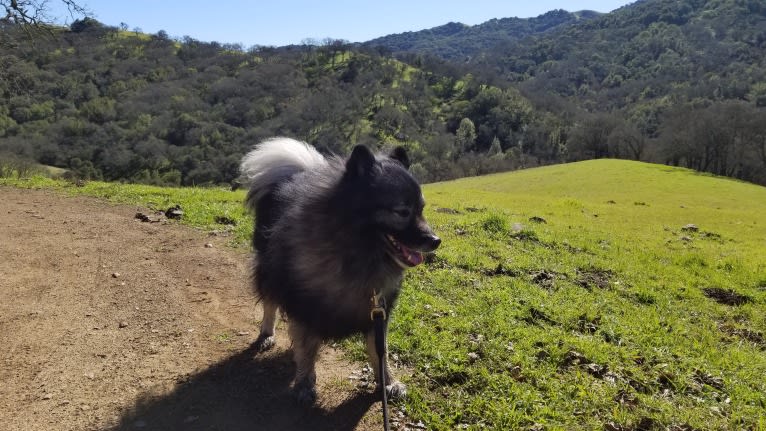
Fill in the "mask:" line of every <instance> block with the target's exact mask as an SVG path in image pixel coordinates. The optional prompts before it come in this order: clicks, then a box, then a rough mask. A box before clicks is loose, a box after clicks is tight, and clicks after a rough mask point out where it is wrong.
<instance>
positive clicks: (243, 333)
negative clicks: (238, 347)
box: [237, 331, 250, 337]
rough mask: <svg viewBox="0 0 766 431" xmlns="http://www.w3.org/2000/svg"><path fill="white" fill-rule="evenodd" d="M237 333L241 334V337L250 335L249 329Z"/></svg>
mask: <svg viewBox="0 0 766 431" xmlns="http://www.w3.org/2000/svg"><path fill="white" fill-rule="evenodd" d="M237 335H239V336H240V337H244V336H245V335H250V332H248V331H239V332H237Z"/></svg>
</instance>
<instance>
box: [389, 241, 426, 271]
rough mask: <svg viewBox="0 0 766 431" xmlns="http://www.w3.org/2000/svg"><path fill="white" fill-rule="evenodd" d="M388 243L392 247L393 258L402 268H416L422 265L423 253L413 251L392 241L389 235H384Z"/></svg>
mask: <svg viewBox="0 0 766 431" xmlns="http://www.w3.org/2000/svg"><path fill="white" fill-rule="evenodd" d="M386 238H387V239H388V242H389V243H390V244H391V246H392V247H393V251H392V254H393V258H394V260H395V261H396V262H397V263H399V264H400V265H401V266H403V267H405V268H406V267H412V266H418V265H420V264H421V263H423V253H421V252H419V251H417V250H413V249H411V248H409V247H407V246H405V245H404V244H402V243H400V242H399V241H397V240H396V239H394V237H393V236H391V235H386Z"/></svg>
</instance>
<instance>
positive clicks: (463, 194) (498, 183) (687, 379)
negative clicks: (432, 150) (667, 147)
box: [392, 160, 766, 429]
mask: <svg viewBox="0 0 766 431" xmlns="http://www.w3.org/2000/svg"><path fill="white" fill-rule="evenodd" d="M426 196H427V199H428V202H429V207H430V211H431V214H429V215H430V218H431V220H432V223H433V225H434V227H435V229H436V230H437V231H438V232H439V233H440V234H442V235H443V239H444V246H443V248H442V249H440V251H439V253H438V256H437V257H436V259H435V261H434V262H433V263H431V264H430V265H429V266H427V267H424V268H421V269H420V270H419V271H416V272H415V273H414V274H412V276H411V277H409V278H408V282H407V286H406V289H405V291H406V296H405V299H404V300H403V301H402V307H401V308H400V309H399V312H398V315H397V316H396V318H395V320H394V323H395V326H394V330H393V331H392V340H393V344H394V346H395V348H396V351H397V353H398V355H399V359H400V361H402V362H403V364H404V365H405V366H407V367H409V368H411V369H412V371H413V382H412V383H413V384H412V387H413V388H414V389H413V397H412V399H411V401H410V403H409V405H408V407H410V408H411V409H412V410H411V412H412V413H413V414H414V415H415V416H416V417H419V418H422V419H423V420H424V422H426V423H428V424H429V426H432V427H433V428H437V429H441V428H443V429H448V428H451V427H455V426H456V425H458V424H469V425H472V426H473V425H482V424H483V425H486V426H487V427H488V428H490V429H492V428H514V427H525V428H526V427H535V426H539V427H540V428H559V427H563V428H569V429H573V428H575V429H578V428H590V429H603V428H604V424H608V423H611V424H613V427H612V428H609V427H607V428H606V429H638V428H640V427H639V425H641V424H643V425H651V426H648V427H647V426H644V427H643V428H640V429H654V428H662V429H664V428H665V427H667V426H671V425H683V424H688V425H691V426H692V427H694V428H696V429H721V428H724V429H725V428H749V427H753V428H759V429H762V428H763V427H764V425H766V424H765V423H764V421H766V396H764V391H765V390H766V385H765V384H764V382H763V378H762V376H763V375H766V355H764V348H766V341H765V340H764V336H763V334H764V332H765V330H766V319H765V318H764V312H763V311H764V302H765V301H766V258H765V257H764V256H766V242H765V241H766V224H764V222H763V217H762V214H763V213H764V210H766V189H764V188H762V187H758V186H754V185H751V184H746V183H741V182H735V181H731V180H726V179H721V178H713V177H709V176H702V175H699V174H696V173H694V172H692V171H689V170H684V169H676V168H669V167H665V166H659V165H650V164H643V163H637V162H627V161H620V160H598V161H589V162H581V163H575V164H569V165H557V166H550V167H545V168H538V169H531V170H526V171H519V172H515V173H510V174H501V175H491V176H485V177H477V178H470V179H464V180H459V181H454V182H448V183H439V184H433V185H430V186H428V187H427V188H426ZM440 208H446V209H449V210H457V211H459V213H458V214H452V213H451V212H452V211H448V210H446V209H442V210H439V209H440ZM532 217H540V218H542V219H544V220H545V223H542V222H537V223H535V222H532V221H530V219H531V218H532ZM691 223H693V224H695V225H696V226H697V227H698V229H699V230H698V231H696V232H693V231H685V230H683V227H684V226H686V225H687V224H691ZM711 288H712V289H724V290H723V291H721V292H720V293H723V294H724V296H726V294H728V293H729V292H728V290H732V291H733V292H732V293H734V292H736V294H737V295H744V296H743V299H742V301H747V302H744V303H743V304H741V305H738V306H736V305H724V304H719V303H717V302H716V301H714V300H713V299H711V298H708V297H707V296H706V293H705V290H704V289H711ZM708 292H709V293H708V294H715V293H718V291H716V290H708ZM729 296H732V298H738V297H737V296H733V295H729Z"/></svg>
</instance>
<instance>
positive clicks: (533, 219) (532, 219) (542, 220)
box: [529, 216, 548, 224]
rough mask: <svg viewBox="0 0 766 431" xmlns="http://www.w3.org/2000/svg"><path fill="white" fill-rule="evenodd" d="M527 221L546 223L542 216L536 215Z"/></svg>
mask: <svg viewBox="0 0 766 431" xmlns="http://www.w3.org/2000/svg"><path fill="white" fill-rule="evenodd" d="M529 221H530V222H532V223H540V224H547V223H548V222H547V221H546V220H545V219H544V218H542V217H538V216H534V217H530V218H529Z"/></svg>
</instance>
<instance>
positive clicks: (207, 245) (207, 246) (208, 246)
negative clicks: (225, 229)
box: [205, 243, 213, 248]
mask: <svg viewBox="0 0 766 431" xmlns="http://www.w3.org/2000/svg"><path fill="white" fill-rule="evenodd" d="M205 248H213V244H210V243H207V244H205Z"/></svg>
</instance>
